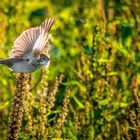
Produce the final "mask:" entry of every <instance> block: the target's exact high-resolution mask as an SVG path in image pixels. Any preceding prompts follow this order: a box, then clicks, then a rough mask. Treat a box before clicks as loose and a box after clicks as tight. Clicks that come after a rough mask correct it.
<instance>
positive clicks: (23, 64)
mask: <svg viewBox="0 0 140 140" xmlns="http://www.w3.org/2000/svg"><path fill="white" fill-rule="evenodd" d="M54 23H55V19H54V18H49V19H46V20H45V21H44V22H43V23H42V24H41V25H40V26H37V27H34V28H30V29H27V30H25V31H24V32H23V33H22V34H21V35H20V36H19V37H18V38H17V39H16V40H15V42H14V46H13V48H12V50H11V53H10V56H9V58H7V59H0V64H3V65H6V66H8V67H10V68H11V70H12V71H13V72H19V73H24V72H30V73H31V72H33V71H35V70H36V69H38V68H41V67H43V66H45V65H48V64H49V62H50V57H49V56H48V55H46V54H44V53H42V51H43V50H44V49H45V48H46V47H47V46H48V43H49V39H50V35H49V33H48V32H49V31H50V29H51V27H52V25H53V24H54Z"/></svg>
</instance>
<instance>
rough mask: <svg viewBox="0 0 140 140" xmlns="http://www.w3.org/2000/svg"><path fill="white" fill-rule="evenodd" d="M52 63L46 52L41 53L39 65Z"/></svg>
mask: <svg viewBox="0 0 140 140" xmlns="http://www.w3.org/2000/svg"><path fill="white" fill-rule="evenodd" d="M49 63H50V57H49V56H48V55H46V54H40V58H39V60H38V67H42V66H48V65H49Z"/></svg>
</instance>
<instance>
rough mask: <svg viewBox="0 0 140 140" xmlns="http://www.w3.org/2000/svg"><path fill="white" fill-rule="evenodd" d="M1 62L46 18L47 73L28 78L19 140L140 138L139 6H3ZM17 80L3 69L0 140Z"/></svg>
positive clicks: (38, 0) (120, 1) (47, 1)
mask: <svg viewBox="0 0 140 140" xmlns="http://www.w3.org/2000/svg"><path fill="white" fill-rule="evenodd" d="M0 3H1V4H0V57H1V58H7V57H8V53H9V52H10V50H11V48H12V46H13V43H14V40H15V39H16V38H17V37H18V36H19V35H20V34H21V33H22V32H23V31H24V30H25V29H27V28H30V27H34V26H37V25H39V24H41V23H42V21H43V20H45V19H46V18H48V17H54V18H56V19H57V21H56V23H55V24H54V26H53V28H52V30H51V34H52V38H51V45H52V46H51V47H52V50H51V51H50V52H49V54H50V56H51V59H52V61H51V63H50V66H49V68H48V69H45V68H43V69H40V70H37V71H36V72H34V73H33V74H32V75H31V80H30V87H31V90H30V92H29V93H28V94H27V95H26V100H25V107H24V108H25V112H24V116H23V121H22V124H23V125H22V129H21V132H20V134H19V139H20V140H31V139H33V140H47V139H55V138H59V139H68V140H93V139H95V140H131V139H135V140H136V139H137V140H138V139H139V138H140V92H139V87H140V1H139V0H31V1H30V0H3V1H1V2H0ZM15 88H16V80H15V79H14V78H13V76H12V75H11V74H10V71H9V69H8V68H6V67H4V66H2V65H0V140H3V139H5V138H6V136H7V129H8V116H9V112H10V108H11V103H12V100H13V98H12V96H13V94H14V92H15Z"/></svg>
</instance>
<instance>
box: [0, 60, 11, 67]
mask: <svg viewBox="0 0 140 140" xmlns="http://www.w3.org/2000/svg"><path fill="white" fill-rule="evenodd" d="M0 64H3V65H6V66H8V67H10V66H11V63H10V61H8V59H3V58H0Z"/></svg>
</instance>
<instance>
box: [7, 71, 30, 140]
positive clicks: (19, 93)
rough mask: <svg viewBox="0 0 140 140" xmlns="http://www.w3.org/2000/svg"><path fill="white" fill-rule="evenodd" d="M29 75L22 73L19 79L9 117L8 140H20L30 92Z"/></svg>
mask: <svg viewBox="0 0 140 140" xmlns="http://www.w3.org/2000/svg"><path fill="white" fill-rule="evenodd" d="M28 83H29V74H28V73H20V74H19V76H18V78H17V87H16V92H15V94H14V96H13V103H12V109H11V112H10V117H9V128H8V137H7V139H8V140H18V133H19V131H20V130H21V126H22V116H23V111H24V99H25V94H26V92H27V91H28V90H29V84H28Z"/></svg>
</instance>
